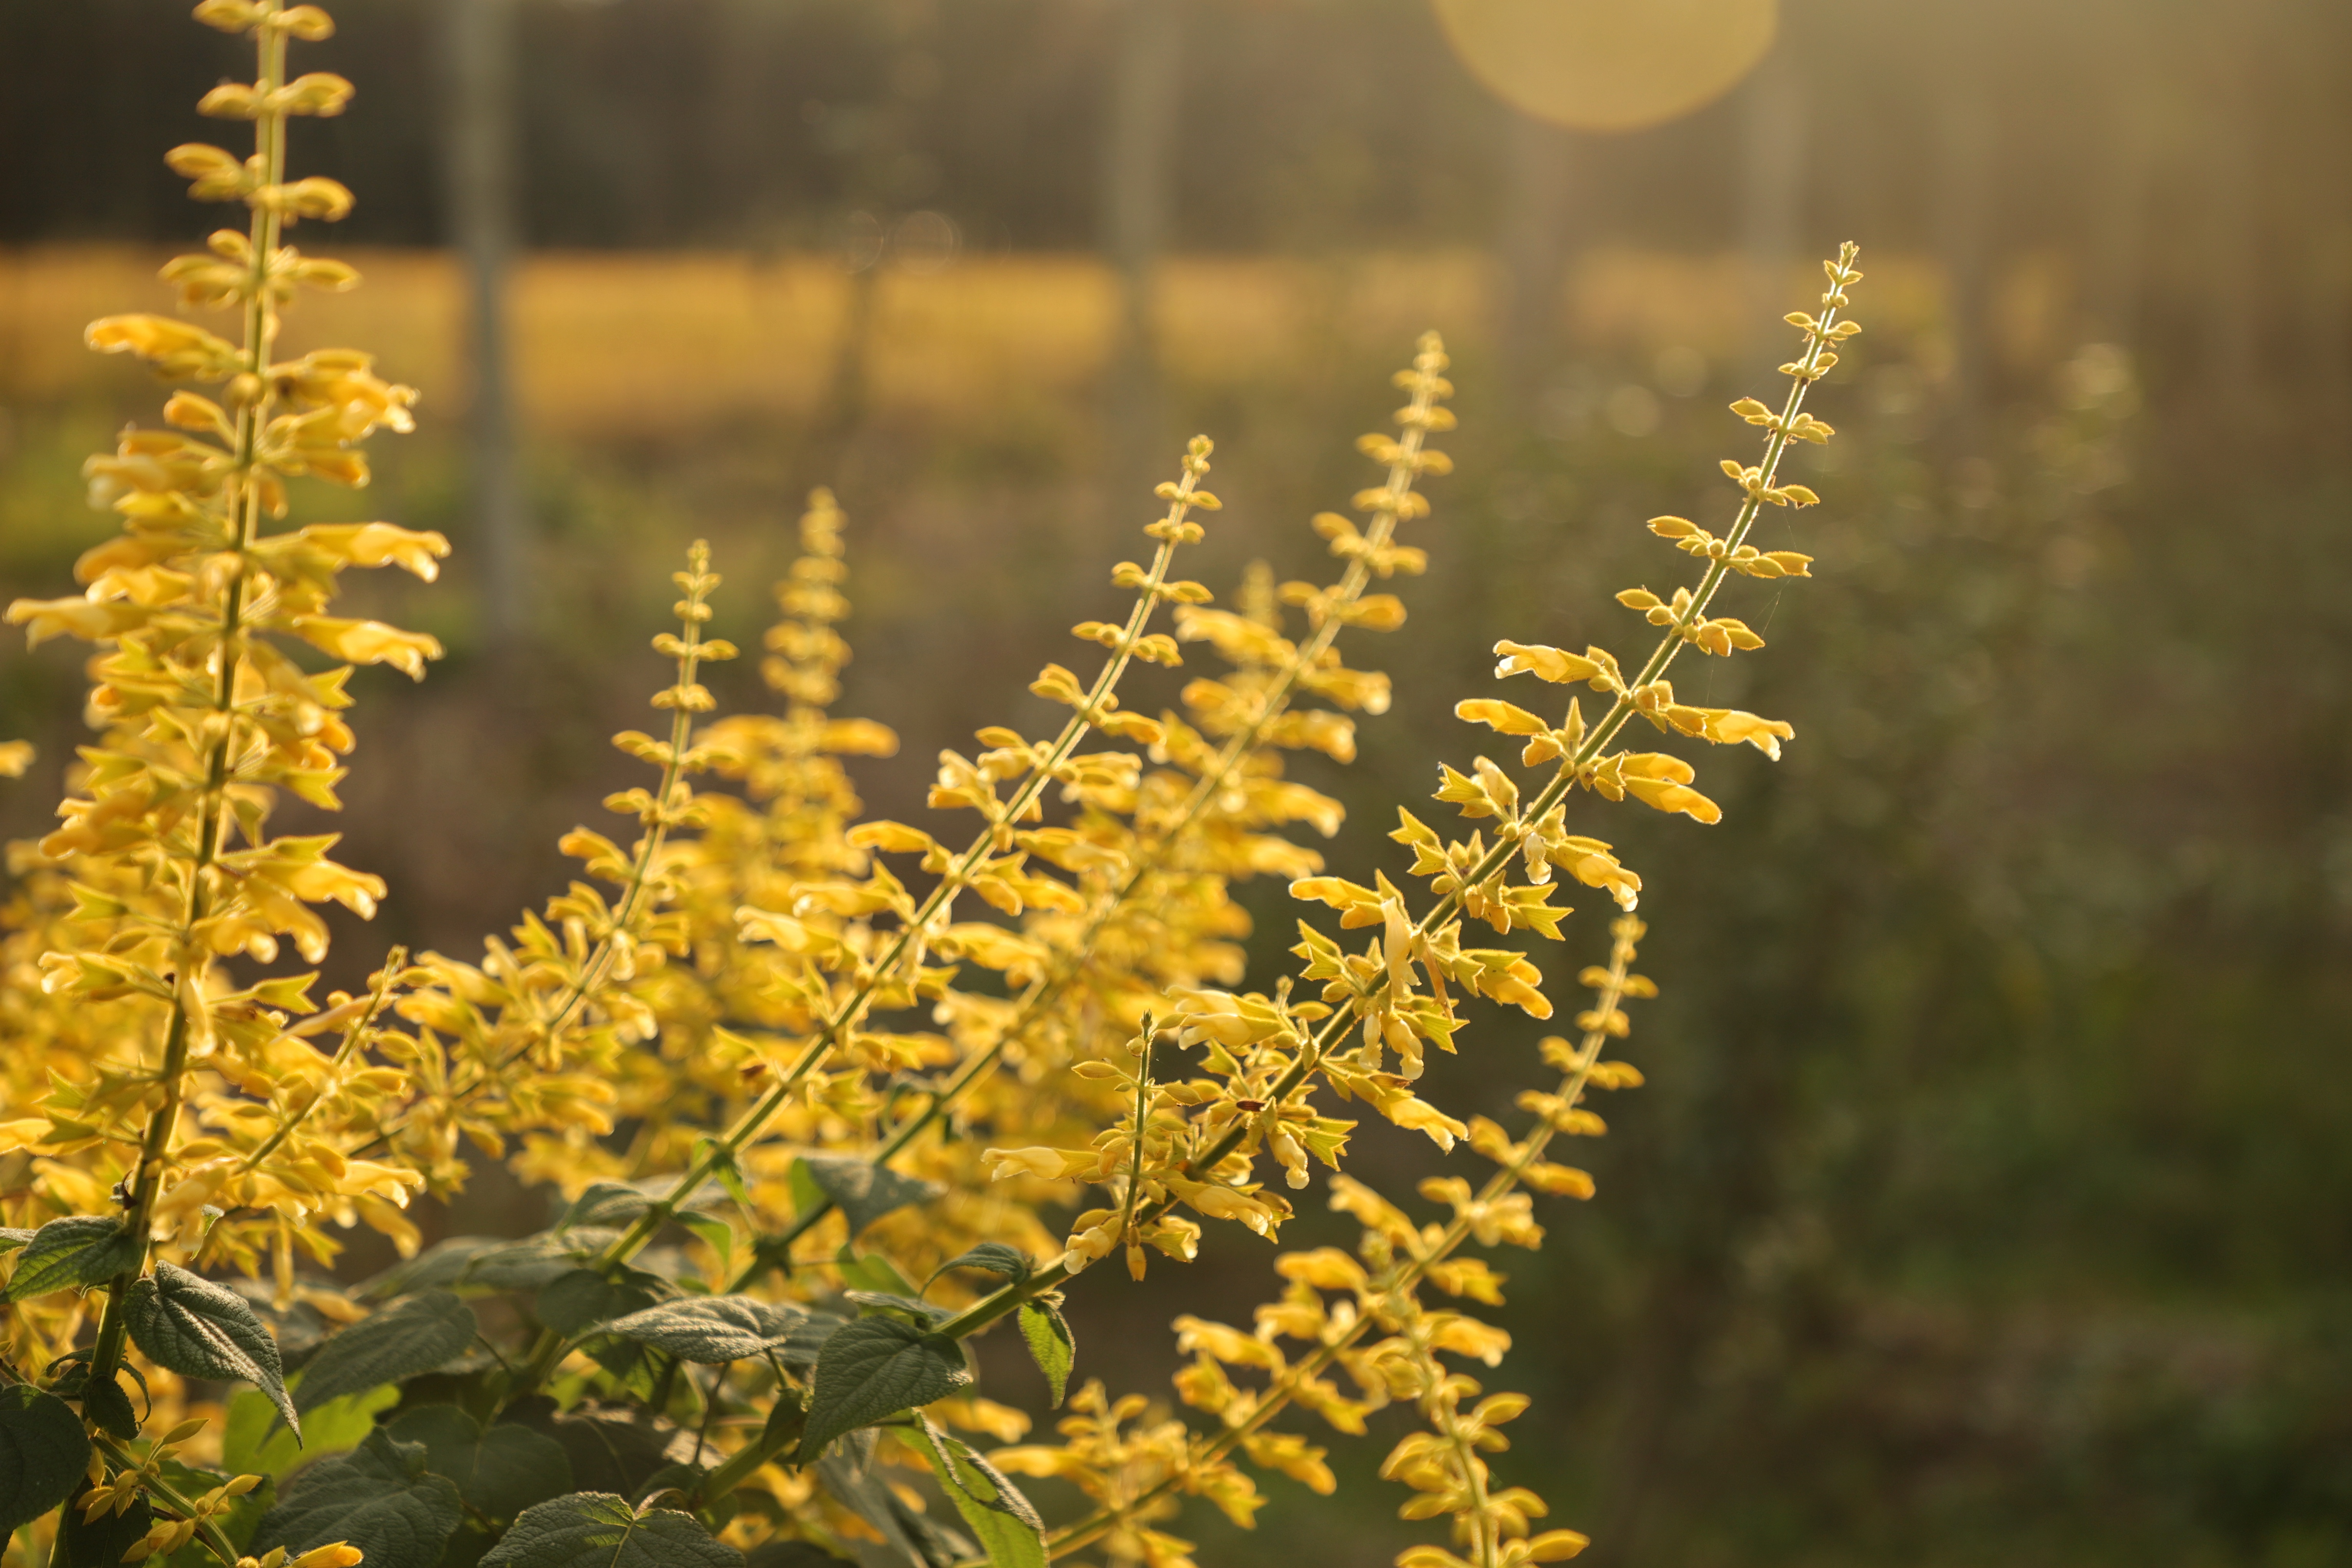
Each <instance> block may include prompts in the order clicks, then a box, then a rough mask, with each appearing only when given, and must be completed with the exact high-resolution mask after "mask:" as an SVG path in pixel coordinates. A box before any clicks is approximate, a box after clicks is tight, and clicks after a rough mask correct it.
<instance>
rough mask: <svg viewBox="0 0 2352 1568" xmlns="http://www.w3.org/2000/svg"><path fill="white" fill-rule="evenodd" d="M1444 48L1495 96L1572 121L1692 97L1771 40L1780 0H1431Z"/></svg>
mask: <svg viewBox="0 0 2352 1568" xmlns="http://www.w3.org/2000/svg"><path fill="white" fill-rule="evenodd" d="M1432 4H1433V5H1435V6H1436V9H1437V17H1438V20H1439V22H1440V23H1441V24H1443V25H1444V28H1445V35H1446V37H1447V38H1448V39H1449V40H1451V41H1452V43H1453V45H1454V52H1455V53H1456V54H1458V55H1460V56H1461V57H1462V60H1463V63H1464V64H1465V65H1467V66H1468V67H1469V68H1470V70H1471V74H1473V75H1474V76H1475V77H1477V79H1479V80H1480V81H1481V82H1483V83H1485V84H1486V88H1487V89H1488V90H1489V91H1491V92H1493V93H1494V94H1495V96H1496V97H1497V98H1500V99H1501V100H1503V101H1504V102H1506V103H1507V104H1509V105H1511V106H1512V107H1513V108H1514V109H1517V110H1521V111H1523V112H1525V113H1528V114H1532V115H1534V116H1535V117H1536V118H1538V120H1548V121H1551V122H1552V123H1553V124H1555V125H1565V126H1568V127H1569V128H1570V129H1571V130H1577V131H1638V130H1641V129H1642V128H1643V127H1645V126H1650V125H1657V124H1662V123H1664V121H1669V120H1673V119H1675V118H1676V117H1678V116H1680V115H1685V114H1688V113H1689V112H1691V110H1695V109H1698V108H1702V107H1704V106H1705V105H1706V104H1708V103H1711V102H1713V101H1714V100H1716V99H1717V98H1720V97H1721V96H1722V95H1723V94H1724V93H1726V92H1727V91H1729V90H1730V89H1731V88H1732V87H1733V86H1734V85H1735V84H1736V83H1737V82H1738V80H1739V79H1740V78H1742V77H1744V76H1746V75H1747V74H1748V71H1749V70H1751V69H1753V68H1754V67H1755V65H1756V62H1757V61H1758V60H1759V59H1761V58H1763V57H1764V51H1765V50H1766V49H1767V48H1769V47H1771V43H1772V35H1773V32H1774V30H1775V29H1776V28H1777V26H1779V23H1780V6H1779V4H1778V0H1432Z"/></svg>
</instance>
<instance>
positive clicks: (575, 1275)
mask: <svg viewBox="0 0 2352 1568" xmlns="http://www.w3.org/2000/svg"><path fill="white" fill-rule="evenodd" d="M667 1294H669V1284H668V1282H667V1280H665V1279H662V1277H661V1276H660V1275H658V1274H647V1273H645V1272H643V1271H642V1270H639V1269H635V1268H630V1269H626V1270H625V1271H624V1272H623V1275H622V1278H620V1279H605V1278H604V1276H603V1275H602V1274H599V1273H598V1272H596V1270H594V1269H593V1268H574V1269H572V1271H571V1272H570V1273H568V1274H560V1275H558V1276H557V1277H556V1278H555V1279H552V1280H551V1281H549V1282H548V1284H547V1285H546V1286H545V1287H544V1288H543V1289H541V1291H540V1293H539V1296H538V1299H537V1300H534V1301H533V1302H532V1303H531V1309H530V1310H531V1316H533V1317H535V1318H537V1319H538V1320H539V1321H540V1323H541V1326H542V1327H544V1328H550V1329H553V1330H554V1331H556V1332H557V1333H559V1334H576V1333H578V1332H579V1331H581V1330H583V1329H584V1328H586V1327H587V1326H588V1325H589V1324H591V1323H601V1322H603V1321H604V1320H605V1319H607V1318H624V1317H626V1316H628V1315H629V1314H630V1313H632V1312H638V1311H642V1310H645V1309H646V1308H647V1307H650V1306H652V1305H653V1304H654V1303H655V1302H656V1301H658V1300H661V1299H662V1298H663V1297H664V1296H666V1295H667Z"/></svg>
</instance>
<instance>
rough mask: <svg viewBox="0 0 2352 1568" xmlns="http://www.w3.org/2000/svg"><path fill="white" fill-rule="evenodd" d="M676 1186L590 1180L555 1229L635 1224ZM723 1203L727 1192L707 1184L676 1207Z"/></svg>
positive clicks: (687, 1209)
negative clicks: (591, 1182) (585, 1189)
mask: <svg viewBox="0 0 2352 1568" xmlns="http://www.w3.org/2000/svg"><path fill="white" fill-rule="evenodd" d="M676 1186H677V1183H676V1182H674V1181H668V1180H656V1181H654V1182H651V1183H648V1184H646V1186H642V1187H640V1186H635V1185H633V1184H630V1183H627V1182H596V1183H593V1184H591V1185H590V1186H589V1188H588V1190H587V1191H586V1192H584V1193H582V1194H580V1195H579V1196H578V1197H576V1198H574V1199H572V1206H571V1207H570V1208H568V1209H565V1210H564V1211H563V1217H562V1219H560V1220H557V1221H556V1222H555V1228H556V1231H557V1233H558V1234H559V1235H560V1234H562V1232H564V1231H568V1230H570V1229H572V1227H573V1226H583V1225H593V1226H622V1225H630V1224H634V1223H635V1221H636V1220H638V1219H640V1218H642V1217H643V1216H644V1215H646V1213H648V1212H649V1211H650V1210H651V1209H652V1208H653V1206H654V1205H656V1204H657V1203H659V1202H661V1201H662V1200H663V1199H664V1198H667V1197H668V1196H669V1194H670V1193H671V1191H672V1190H673V1189H674V1188H675V1187H676ZM726 1205H727V1194H726V1192H725V1191H724V1190H723V1189H721V1188H719V1187H717V1186H707V1187H703V1188H701V1189H699V1190H698V1191H697V1192H696V1193H695V1194H693V1195H692V1196H691V1197H688V1199H686V1201H685V1202H683V1203H681V1204H679V1205H678V1209H679V1211H680V1213H681V1214H683V1213H690V1212H693V1211H697V1210H709V1209H713V1208H724V1207H725V1206H726Z"/></svg>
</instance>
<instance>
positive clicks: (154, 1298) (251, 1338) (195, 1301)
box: [123, 1263, 302, 1437]
mask: <svg viewBox="0 0 2352 1568" xmlns="http://www.w3.org/2000/svg"><path fill="white" fill-rule="evenodd" d="M123 1306H124V1316H125V1317H126V1318H127V1319H128V1320H129V1321H130V1324H131V1341H132V1342H133V1343H135V1344H137V1345H138V1347H139V1348H140V1350H141V1351H142V1352H144V1353H145V1354H146V1357H147V1359H148V1360H149V1361H152V1362H153V1363H156V1364H157V1365H158V1366H164V1367H169V1368H170V1369H171V1370H172V1371H173V1372H176V1373H181V1374H182V1375H184V1376H187V1377H210V1378H216V1379H218V1380H220V1381H221V1382H224V1383H226V1382H238V1383H249V1384H253V1385H254V1386H255V1387H256V1388H258V1389H259V1390H261V1392H262V1393H264V1394H268V1396H269V1402H270V1403H271V1404H272V1405H276V1406H278V1415H282V1416H284V1417H285V1418H286V1425H288V1426H291V1427H293V1428H294V1433H295V1436H298V1437H299V1436H301V1433H302V1423H301V1419H300V1418H299V1416H297V1415H295V1413H294V1402H293V1401H292V1400H290V1399H289V1398H287V1397H286V1370H285V1368H284V1366H282V1365H281V1364H280V1363H279V1362H278V1342H277V1341H276V1340H274V1339H271V1338H270V1337H269V1331H268V1329H267V1328H266V1327H264V1326H263V1325H262V1321H261V1320H260V1319H259V1318H257V1317H256V1316H254V1312H253V1309H252V1308H251V1307H248V1306H247V1305H246V1302H245V1298H244V1297H242V1296H240V1295H238V1294H237V1293H236V1291H234V1290H232V1289H228V1288H227V1287H226V1286H225V1285H215V1284H214V1283H213V1282H212V1281H211V1280H209V1279H204V1278H202V1277H200V1276H198V1275H194V1274H191V1273H189V1272H188V1271H187V1270H186V1269H184V1268H180V1267H179V1266H178V1265H176V1264H171V1263H158V1264H157V1265H155V1272H154V1273H152V1274H151V1275H148V1276H147V1277H145V1278H144V1279H141V1280H139V1281H138V1282H137V1283H136V1284H134V1285H132V1286H131V1294H130V1296H129V1297H128V1298H127V1299H126V1300H125V1301H124V1303H123Z"/></svg>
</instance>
